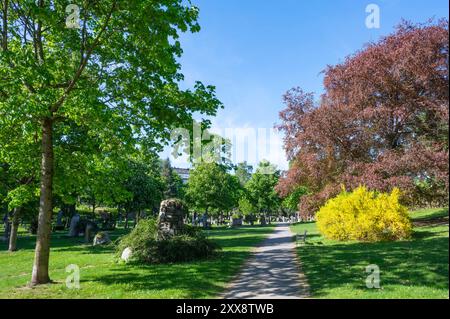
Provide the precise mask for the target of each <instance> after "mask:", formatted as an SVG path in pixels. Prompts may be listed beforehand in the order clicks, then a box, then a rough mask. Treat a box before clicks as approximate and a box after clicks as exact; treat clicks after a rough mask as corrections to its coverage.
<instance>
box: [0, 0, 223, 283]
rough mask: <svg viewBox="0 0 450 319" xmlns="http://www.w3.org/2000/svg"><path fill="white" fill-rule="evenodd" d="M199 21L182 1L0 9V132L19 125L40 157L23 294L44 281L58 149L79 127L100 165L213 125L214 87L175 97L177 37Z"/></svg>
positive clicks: (28, 4) (40, 2)
mask: <svg viewBox="0 0 450 319" xmlns="http://www.w3.org/2000/svg"><path fill="white" fill-rule="evenodd" d="M70 3H75V4H76V5H78V7H79V9H80V15H79V17H77V16H75V21H78V24H79V27H75V28H74V27H73V26H74V24H73V23H72V24H70V23H69V24H67V23H66V22H67V21H66V20H67V19H68V15H67V13H66V9H67V5H69V4H70ZM197 18H198V10H197V8H195V7H193V6H191V5H190V4H189V3H186V1H183V0H165V1H154V0H142V1H120V0H102V1H81V0H80V1H70V2H69V1H63V0H55V1H45V0H37V1H34V0H23V1H20V2H17V1H9V0H2V8H1V9H0V21H1V22H0V23H1V26H0V29H1V39H0V40H1V43H0V44H1V46H0V47H1V53H0V79H1V81H0V83H1V85H0V117H1V118H2V125H1V126H0V130H2V131H5V132H7V131H8V130H10V129H11V128H12V127H14V126H15V125H19V126H21V127H23V128H24V130H25V129H26V131H27V132H29V134H31V135H33V136H35V137H36V144H40V147H41V155H40V158H34V157H32V158H34V161H35V162H38V161H39V162H40V174H39V176H40V177H39V179H40V207H39V227H38V234H37V240H36V250H35V261H34V266H33V271H32V278H31V285H37V284H43V283H48V282H49V281H50V278H49V274H48V265H49V252H50V249H49V247H50V234H51V215H52V210H53V200H52V198H53V186H54V176H55V175H54V172H55V166H58V165H60V164H59V163H58V161H59V160H61V159H62V158H63V156H61V155H60V154H59V153H58V152H59V150H60V149H59V148H55V143H56V141H57V140H59V141H61V140H63V139H64V136H66V135H67V136H69V135H70V134H71V132H72V128H73V127H74V126H77V127H83V128H84V129H85V130H86V137H87V140H85V141H84V143H89V140H95V141H96V144H98V145H99V150H100V151H101V152H102V153H103V154H104V155H105V156H108V154H113V153H114V152H115V151H116V150H117V149H120V150H121V151H123V150H124V149H127V150H128V151H129V152H133V151H134V150H136V147H137V145H140V146H139V147H140V148H141V149H147V150H151V149H155V148H158V147H159V146H160V144H161V141H163V140H165V139H168V138H169V137H170V130H171V129H172V128H174V127H188V126H189V125H191V123H192V115H193V113H194V112H200V113H204V114H206V115H214V114H215V112H216V110H217V108H218V107H219V106H220V102H219V101H218V100H217V99H216V98H215V95H214V88H213V87H210V86H204V85H203V84H201V83H197V84H196V86H195V89H194V90H181V89H180V88H179V82H180V81H181V80H183V75H182V74H181V73H180V72H179V69H180V65H179V63H178V62H177V58H178V57H179V56H180V55H181V53H182V49H181V46H180V42H179V40H178V37H179V33H180V31H181V32H185V31H191V32H197V31H199V25H198V23H197ZM72 22H73V20H72ZM75 26H76V24H75ZM16 144H17V143H16ZM30 156H32V154H30ZM81 163H82V162H81Z"/></svg>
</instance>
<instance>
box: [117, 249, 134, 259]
mask: <svg viewBox="0 0 450 319" xmlns="http://www.w3.org/2000/svg"><path fill="white" fill-rule="evenodd" d="M132 255H133V252H132V251H131V248H130V247H127V248H125V249H124V250H123V252H122V255H121V256H120V259H122V260H123V261H125V262H128V261H129V260H130V259H131V257H132Z"/></svg>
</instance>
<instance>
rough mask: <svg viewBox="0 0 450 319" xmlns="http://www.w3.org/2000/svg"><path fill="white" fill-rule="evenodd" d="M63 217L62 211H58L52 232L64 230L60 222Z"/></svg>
mask: <svg viewBox="0 0 450 319" xmlns="http://www.w3.org/2000/svg"><path fill="white" fill-rule="evenodd" d="M63 216H64V212H63V211H62V210H59V212H58V215H57V216H56V225H55V226H54V228H53V230H54V231H55V230H64V228H65V227H64V223H63V221H62V219H63Z"/></svg>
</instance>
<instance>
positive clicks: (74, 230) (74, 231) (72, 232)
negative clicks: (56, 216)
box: [69, 214, 80, 237]
mask: <svg viewBox="0 0 450 319" xmlns="http://www.w3.org/2000/svg"><path fill="white" fill-rule="evenodd" d="M79 222H80V215H78V214H75V215H73V217H72V219H71V220H70V228H69V237H77V236H78V223H79Z"/></svg>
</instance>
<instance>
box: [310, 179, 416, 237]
mask: <svg viewBox="0 0 450 319" xmlns="http://www.w3.org/2000/svg"><path fill="white" fill-rule="evenodd" d="M399 197H400V190H399V189H398V188H395V189H394V190H393V191H392V193H391V194H386V193H377V192H374V191H368V190H367V188H366V187H364V186H360V187H358V188H357V189H355V190H354V191H353V192H347V191H345V190H343V191H342V192H341V193H340V194H339V195H338V196H337V197H335V198H333V199H330V200H329V201H328V202H327V203H326V204H325V205H324V206H323V207H322V208H320V210H319V212H318V213H317V215H316V217H317V226H318V229H319V231H320V232H321V233H322V234H323V235H324V236H325V237H327V238H329V239H335V240H360V241H383V240H398V239H406V238H409V237H410V236H411V232H412V225H411V221H410V219H409V215H408V210H407V208H406V207H404V206H403V205H401V204H400V203H399Z"/></svg>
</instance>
